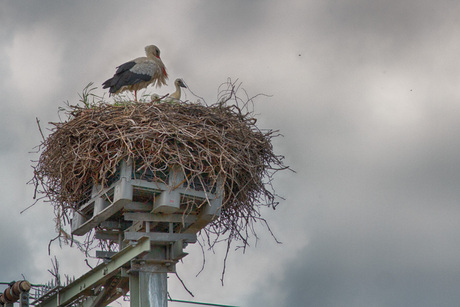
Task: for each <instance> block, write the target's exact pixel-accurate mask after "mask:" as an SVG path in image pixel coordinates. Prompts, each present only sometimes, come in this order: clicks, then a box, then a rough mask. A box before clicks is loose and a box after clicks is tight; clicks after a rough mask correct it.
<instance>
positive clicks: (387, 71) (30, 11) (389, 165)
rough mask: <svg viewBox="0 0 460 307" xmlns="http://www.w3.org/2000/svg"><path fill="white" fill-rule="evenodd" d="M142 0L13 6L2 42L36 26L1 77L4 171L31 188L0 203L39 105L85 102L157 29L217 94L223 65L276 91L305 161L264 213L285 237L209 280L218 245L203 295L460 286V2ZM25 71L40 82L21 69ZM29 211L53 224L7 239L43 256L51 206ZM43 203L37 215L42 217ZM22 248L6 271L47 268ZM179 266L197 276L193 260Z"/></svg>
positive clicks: (278, 143) (284, 148)
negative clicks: (23, 57) (19, 57)
mask: <svg viewBox="0 0 460 307" xmlns="http://www.w3.org/2000/svg"><path fill="white" fill-rule="evenodd" d="M138 3H139V6H141V7H142V8H143V9H141V10H138V11H137V13H136V14H135V15H133V14H130V12H131V9H132V7H131V6H132V5H131V4H128V3H126V2H122V1H118V2H115V1H110V2H109V1H107V2H98V3H97V4H94V3H90V2H75V3H73V2H72V3H64V2H62V3H54V2H52V3H51V2H46V1H45V2H40V4H35V3H25V2H15V3H14V4H9V5H6V6H5V9H4V10H3V14H4V15H2V18H0V23H1V25H2V28H4V29H8V31H7V32H6V33H8V34H5V32H4V33H2V34H0V39H1V40H2V48H1V49H0V54H1V55H2V58H5V57H6V56H7V54H8V50H11V49H8V48H12V46H14V44H15V43H16V44H17V45H16V46H18V50H24V49H23V48H25V47H29V46H28V45H27V42H33V44H32V45H31V46H30V50H31V53H32V54H33V56H35V58H34V61H29V62H27V63H28V65H26V66H25V67H22V66H21V64H23V63H24V61H23V62H21V61H17V62H15V63H18V64H16V65H13V66H11V65H10V64H11V63H8V65H7V64H5V63H0V72H1V73H2V75H3V76H6V77H5V78H4V80H2V82H1V83H0V90H1V91H2V93H3V94H2V95H3V102H2V106H1V111H2V112H0V128H1V132H2V133H1V135H0V144H1V148H0V158H1V161H2V164H1V165H2V168H1V169H0V171H1V173H2V178H4V179H3V181H6V182H7V183H8V185H7V188H8V189H11V188H12V187H15V189H17V190H15V191H16V192H17V193H16V194H21V195H22V196H21V197H18V196H13V195H11V196H8V197H3V198H2V199H1V202H0V203H1V204H0V208H1V210H2V212H4V211H5V210H9V209H10V208H11V206H12V205H11V204H13V203H14V204H17V203H20V204H21V205H22V204H26V203H29V201H30V199H29V198H31V192H30V191H29V190H27V189H28V188H26V187H25V185H24V183H25V181H27V178H28V177H30V174H31V170H30V168H29V165H28V164H29V163H28V160H29V158H30V156H29V155H28V154H27V152H28V151H29V150H30V149H31V148H32V147H33V146H35V145H36V144H38V142H39V140H40V135H39V133H38V132H37V130H36V123H35V117H39V118H40V119H41V120H42V124H43V125H44V126H45V127H46V123H47V122H48V121H56V120H58V115H57V108H58V107H59V106H62V105H63V103H62V102H63V101H65V100H69V101H71V102H75V101H77V100H78V95H77V93H78V92H80V91H81V89H82V88H83V87H84V86H85V85H86V84H87V83H88V82H89V81H95V82H96V85H97V86H99V84H100V83H101V82H102V81H104V80H105V78H107V77H110V75H111V74H112V73H113V70H114V69H115V66H116V65H118V64H120V63H121V61H124V60H128V59H130V58H131V57H136V56H140V55H142V52H143V47H144V45H145V44H149V43H157V44H158V45H159V46H160V48H161V49H162V54H163V60H164V61H165V63H167V67H168V70H169V72H170V75H171V79H174V77H175V76H181V77H183V78H185V80H186V82H187V83H188V84H189V85H191V87H192V88H193V90H194V92H196V93H197V94H199V95H201V96H204V97H205V98H206V99H207V100H209V102H212V100H213V99H215V98H214V97H215V96H216V88H217V86H218V85H219V84H220V83H221V82H223V81H225V79H226V78H227V77H228V76H230V77H234V78H237V77H239V78H240V80H241V81H243V86H244V87H245V88H246V89H247V90H248V91H249V93H250V94H257V93H259V92H264V93H267V94H272V95H273V97H272V98H262V97H261V98H259V99H257V100H256V104H255V111H256V113H259V114H260V115H258V117H259V124H260V125H261V127H264V128H274V129H280V130H281V133H283V134H284V135H285V137H284V138H280V139H277V140H275V142H274V144H275V149H276V151H277V152H279V153H280V154H284V155H286V160H287V163H288V164H290V165H291V166H292V167H293V168H294V169H295V170H296V171H297V174H291V173H286V174H280V176H279V177H278V178H280V179H279V180H276V181H275V187H276V188H277V191H278V192H279V193H280V194H281V195H283V196H285V197H286V198H287V200H286V201H282V203H281V205H280V206H279V208H278V210H277V211H275V212H270V213H267V214H268V217H269V221H270V222H271V224H272V227H273V229H274V230H276V232H277V233H278V234H279V235H278V237H280V238H281V239H282V241H283V245H282V247H280V246H279V245H276V244H274V243H273V245H274V246H271V245H270V244H271V243H270V242H272V241H271V239H268V238H266V236H264V235H263V236H262V237H263V238H264V239H263V242H264V243H263V244H260V245H259V246H257V247H256V248H254V249H253V250H254V252H252V253H249V252H248V254H246V255H240V254H238V253H234V254H233V255H232V259H234V260H232V261H233V262H232V263H231V265H230V266H229V267H230V268H231V270H232V271H231V272H232V273H230V272H229V275H228V276H229V280H228V282H227V283H226V287H224V288H220V287H217V286H215V284H216V283H219V281H218V279H219V277H220V274H219V271H220V269H219V265H220V264H219V263H218V261H217V260H215V261H214V262H213V261H211V260H209V259H208V264H209V263H211V265H212V267H211V269H210V270H209V271H207V273H204V277H199V285H200V286H195V290H194V292H195V294H197V298H200V297H201V298H205V299H209V300H214V301H219V299H220V298H225V300H230V299H231V300H232V301H234V302H240V303H241V304H242V305H243V306H302V305H308V306H433V305H436V306H453V305H455V304H456V302H458V299H459V295H458V294H457V293H458V291H457V288H458V286H459V285H460V281H459V278H458V276H459V274H458V273H459V272H458V271H459V269H460V268H459V266H458V259H459V257H460V249H459V248H458V247H457V245H458V244H457V243H458V240H457V238H456V234H457V233H458V232H459V230H460V229H459V226H458V220H459V218H460V209H459V208H460V207H459V206H458V199H460V195H459V194H460V192H458V191H460V189H459V188H458V187H459V186H458V182H460V175H459V174H460V169H459V166H458V165H460V163H459V162H460V161H459V158H458V152H459V150H460V143H459V141H458V140H457V139H458V137H457V135H456V133H457V131H459V128H460V127H459V124H458V114H459V111H460V110H459V109H458V107H457V105H458V103H457V102H458V99H459V98H460V95H458V82H459V81H460V64H458V60H457V58H458V50H459V48H460V41H459V39H458V37H460V36H459V35H458V34H459V33H458V30H457V29H459V27H458V26H459V21H458V18H456V12H457V11H458V8H459V6H458V4H456V3H454V2H452V1H440V2H439V1H438V2H432V1H431V2H430V1H404V2H398V1H386V2H382V1H380V2H369V1H358V0H356V1H345V2H343V1H342V2H340V3H338V2H337V1H322V2H318V3H313V2H306V1H291V2H289V5H288V4H287V3H284V2H277V1H268V2H266V1H263V2H262V1H261V2H259V1H253V2H251V3H248V2H243V1H238V2H212V3H211V2H209V3H208V2H181V1H172V2H168V4H164V3H162V4H158V3H150V2H148V1H145V2H138ZM3 17H5V18H3ZM3 26H4V27H3ZM21 39H22V40H21ZM21 42H22V43H21ZM23 46H24V47H23ZM19 47H21V48H22V49H21V48H19ZM28 50H29V48H26V51H28ZM25 54H28V53H27V52H26V53H25ZM45 63H50V64H49V66H48V67H49V70H46V69H44V68H43V66H45V68H46V65H45ZM19 66H21V69H19ZM51 68H52V69H51ZM37 69H41V71H43V73H42V74H35V73H36V71H37ZM45 70H46V71H45ZM27 72H29V74H28V75H27V76H28V77H29V79H28V82H29V83H28V84H30V85H28V86H25V85H24V84H20V86H19V85H18V86H16V85H15V84H14V83H11V82H12V80H20V78H18V76H19V77H20V76H22V75H23V74H27ZM15 76H16V77H15ZM31 76H37V77H33V78H32V77H31ZM15 78H16V79H15ZM44 80H45V81H47V80H50V82H51V81H52V80H56V81H53V82H55V85H54V87H53V86H49V87H47V86H44V87H43V88H38V87H34V84H45V85H46V83H44ZM21 86H22V87H21ZM16 87H18V88H22V90H21V91H17V89H16ZM171 88H172V87H171V86H169V87H168V88H164V89H163V88H162V89H159V90H158V91H160V92H167V91H168V90H170V89H171ZM152 91H157V90H156V89H152ZM99 92H100V93H103V92H102V90H100V91H99ZM186 94H187V97H188V98H190V99H194V97H193V95H191V94H190V93H189V92H187V93H186ZM18 97H19V98H18ZM21 97H22V98H21ZM23 97H27V101H21V99H24V98H23ZM11 160H14V163H11V162H9V161H11ZM9 164H10V165H12V166H14V167H11V166H8V165H9ZM15 169H17V170H15ZM15 172H17V173H18V174H16V175H14V176H13V177H12V179H8V178H10V177H7V174H8V176H12V175H10V174H15ZM4 174H5V175H4ZM18 187H19V188H18ZM27 193H29V194H28V195H27ZM2 195H5V193H2ZM42 205H43V206H45V205H46V204H42ZM21 208H22V207H21ZM32 210H35V211H33V214H25V215H21V216H16V215H15V219H16V218H17V219H16V220H17V221H18V223H19V225H21V227H27V228H28V229H33V228H34V227H35V228H37V229H38V228H40V232H39V233H40V234H41V235H42V236H43V237H42V238H35V239H32V238H30V237H27V238H26V237H23V238H22V242H27V241H28V240H35V241H36V242H35V243H34V244H31V243H30V244H29V243H24V244H19V243H17V242H16V241H14V240H12V239H11V236H10V232H9V229H10V227H12V226H13V225H10V224H8V225H4V224H2V227H3V230H4V232H2V233H4V235H3V236H1V242H2V244H3V243H4V244H6V245H8V246H11V248H12V249H14V250H15V251H16V250H17V251H20V252H21V253H20V254H28V253H29V254H30V253H31V252H32V250H33V251H34V252H35V249H37V247H38V246H40V244H39V243H38V241H42V244H41V245H42V250H41V251H40V253H41V256H40V257H41V258H40V259H47V257H46V245H47V243H48V240H49V239H50V238H49V237H46V236H52V235H53V234H52V227H53V224H52V216H50V212H49V210H42V209H32ZM42 211H43V212H42ZM2 214H3V213H2ZM31 215H36V216H39V217H40V218H39V221H40V223H42V224H41V225H38V226H37V225H35V224H33V221H32V220H33V218H32V217H31ZM46 223H49V224H46ZM45 224H46V225H45ZM50 229H51V231H50ZM30 233H31V232H29V234H30ZM280 248H281V249H280ZM193 257H195V255H192V254H191V255H189V256H188V257H187V258H190V259H192V258H193ZM197 257H198V256H197ZM209 257H212V255H210V256H209ZM193 259H194V258H193ZM23 261H24V259H22V258H17V260H16V258H14V257H11V256H5V257H4V258H2V259H0V268H3V270H4V271H1V272H0V273H1V274H0V275H2V276H5V277H4V278H11V279H13V278H18V277H17V275H18V274H19V273H20V272H25V273H27V274H30V275H31V276H32V275H33V276H34V277H35V278H46V277H47V274H46V272H45V271H46V270H45V269H43V267H39V265H37V264H36V263H35V264H30V265H29V266H26V267H20V263H23ZM190 263H191V264H190V266H195V267H196V266H198V267H199V265H200V264H197V263H196V261H191V262H190ZM42 265H46V266H48V265H49V264H48V263H46V264H42ZM264 265H267V268H266V269H265V268H264ZM18 268H20V269H18ZM40 270H42V271H43V272H42V274H40V273H39V271H40ZM181 270H182V273H183V274H184V275H185V276H186V277H187V282H189V283H191V284H194V281H195V280H196V279H194V278H195V277H194V274H195V273H196V271H193V270H191V269H190V267H183V268H181ZM190 271H193V272H191V273H190ZM187 272H188V273H187ZM254 274H258V275H256V276H255V275H254ZM241 280H243V281H248V283H249V281H250V284H247V285H244V284H242V282H241ZM243 286H244V287H243ZM200 287H204V288H206V289H207V290H206V291H204V290H203V291H201V290H200ZM174 289H177V288H174ZM208 289H212V290H213V291H208ZM245 289H246V290H245ZM232 290H233V291H232ZM235 291H236V292H235ZM245 291H246V292H245ZM205 299H203V300H205ZM197 300H199V299H197ZM222 303H224V302H222Z"/></svg>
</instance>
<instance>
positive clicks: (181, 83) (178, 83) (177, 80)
mask: <svg viewBox="0 0 460 307" xmlns="http://www.w3.org/2000/svg"><path fill="white" fill-rule="evenodd" d="M174 84H175V85H176V87H179V86H180V87H185V88H187V86H186V85H185V83H184V81H182V79H180V78H177V79H176V81H174Z"/></svg>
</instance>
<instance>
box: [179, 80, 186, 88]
mask: <svg viewBox="0 0 460 307" xmlns="http://www.w3.org/2000/svg"><path fill="white" fill-rule="evenodd" d="M179 86H180V87H185V88H187V86H186V85H185V83H184V82H182V81H180V82H179Z"/></svg>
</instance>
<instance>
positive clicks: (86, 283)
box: [38, 238, 150, 307]
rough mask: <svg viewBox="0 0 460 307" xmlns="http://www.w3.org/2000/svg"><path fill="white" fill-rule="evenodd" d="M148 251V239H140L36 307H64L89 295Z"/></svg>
mask: <svg viewBox="0 0 460 307" xmlns="http://www.w3.org/2000/svg"><path fill="white" fill-rule="evenodd" d="M149 251H150V240H149V238H141V239H139V241H138V242H137V244H135V245H130V246H128V247H126V248H124V249H123V250H121V251H120V252H119V253H118V254H116V255H115V256H113V257H112V259H111V261H110V262H109V263H107V264H100V265H98V266H97V267H95V268H94V269H92V270H91V271H89V272H88V273H86V274H85V275H83V276H82V277H80V278H78V279H77V280H75V281H74V282H72V283H70V284H69V285H68V286H66V287H65V288H63V289H62V290H60V291H59V292H58V293H56V294H55V295H53V296H51V297H50V298H49V299H48V300H46V301H44V302H43V303H41V304H39V305H38V306H42V307H56V306H65V305H66V304H68V303H70V302H72V301H74V300H75V299H77V298H78V297H80V296H82V295H84V294H89V293H88V291H89V292H91V291H92V289H93V288H94V287H95V286H97V285H100V284H102V283H103V282H104V281H105V280H107V279H108V278H110V277H111V276H113V275H114V274H115V273H117V272H118V270H119V269H120V268H121V267H122V266H123V265H125V264H127V263H129V262H130V261H131V260H132V259H133V258H135V257H137V256H139V255H141V254H143V253H147V252H149Z"/></svg>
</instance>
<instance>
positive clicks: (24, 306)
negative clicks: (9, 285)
mask: <svg viewBox="0 0 460 307" xmlns="http://www.w3.org/2000/svg"><path fill="white" fill-rule="evenodd" d="M19 307H29V292H21V294H20V296H19Z"/></svg>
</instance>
